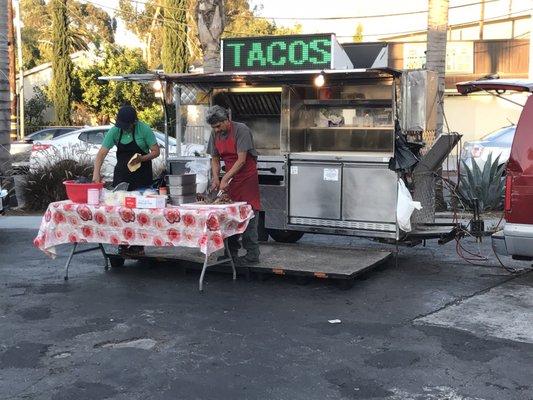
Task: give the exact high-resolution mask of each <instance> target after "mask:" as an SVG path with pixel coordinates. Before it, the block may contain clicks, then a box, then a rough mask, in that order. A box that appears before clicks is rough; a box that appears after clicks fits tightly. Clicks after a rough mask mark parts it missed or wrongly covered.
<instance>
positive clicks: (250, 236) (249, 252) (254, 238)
mask: <svg viewBox="0 0 533 400" xmlns="http://www.w3.org/2000/svg"><path fill="white" fill-rule="evenodd" d="M258 218H259V213H258V212H256V213H255V217H254V218H252V219H251V220H250V222H249V223H248V227H247V228H246V230H245V231H244V232H243V233H242V234H241V235H233V236H230V237H229V238H228V247H229V251H230V253H231V255H232V257H234V256H236V255H237V254H238V253H239V249H240V248H241V245H240V244H239V237H241V238H242V247H244V249H245V250H246V256H247V258H254V259H256V258H259V242H258V239H259V238H258V234H257V219H258Z"/></svg>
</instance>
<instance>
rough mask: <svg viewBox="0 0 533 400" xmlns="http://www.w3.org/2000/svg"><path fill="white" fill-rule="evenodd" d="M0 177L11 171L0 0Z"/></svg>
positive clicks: (2, 0)
mask: <svg viewBox="0 0 533 400" xmlns="http://www.w3.org/2000/svg"><path fill="white" fill-rule="evenodd" d="M0 10H1V11H0V175H5V174H6V172H7V171H9V170H11V161H10V160H11V158H10V154H9V143H10V140H9V126H10V117H11V102H10V96H9V80H8V76H9V56H8V31H7V1H6V0H0Z"/></svg>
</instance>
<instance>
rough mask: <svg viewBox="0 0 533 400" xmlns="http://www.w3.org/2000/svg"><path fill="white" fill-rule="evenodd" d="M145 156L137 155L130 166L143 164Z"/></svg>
mask: <svg viewBox="0 0 533 400" xmlns="http://www.w3.org/2000/svg"><path fill="white" fill-rule="evenodd" d="M143 161H144V160H143V156H141V155H140V154H137V155H136V156H135V158H134V159H133V160H131V162H130V164H131V165H136V164H140V163H141V162H143Z"/></svg>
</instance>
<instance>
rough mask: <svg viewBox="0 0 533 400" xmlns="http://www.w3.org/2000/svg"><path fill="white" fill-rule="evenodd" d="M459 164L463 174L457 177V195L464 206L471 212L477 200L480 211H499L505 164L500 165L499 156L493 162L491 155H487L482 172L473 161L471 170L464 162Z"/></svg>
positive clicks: (501, 201) (502, 193)
mask: <svg viewBox="0 0 533 400" xmlns="http://www.w3.org/2000/svg"><path fill="white" fill-rule="evenodd" d="M461 163H462V167H463V173H462V174H461V176H460V177H459V187H458V190H457V195H458V196H459V199H460V201H461V202H462V203H463V204H464V206H465V207H466V208H467V209H469V210H473V209H474V203H475V199H477V200H478V202H479V210H480V211H491V210H499V209H501V207H502V203H503V196H504V190H505V179H504V178H503V173H504V172H505V164H501V163H500V156H498V157H496V158H495V159H494V161H493V160H492V154H489V156H488V157H487V161H486V162H485V164H484V165H483V170H481V168H479V166H478V165H477V163H476V162H475V161H474V162H472V167H471V168H470V167H469V166H468V165H467V164H466V163H465V162H464V161H461Z"/></svg>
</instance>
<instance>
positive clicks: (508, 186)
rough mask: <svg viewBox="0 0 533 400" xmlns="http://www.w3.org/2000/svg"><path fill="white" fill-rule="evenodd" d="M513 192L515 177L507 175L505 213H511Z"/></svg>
mask: <svg viewBox="0 0 533 400" xmlns="http://www.w3.org/2000/svg"><path fill="white" fill-rule="evenodd" d="M512 191H513V177H512V176H510V175H507V177H506V178H505V202H504V206H505V211H511V192H512Z"/></svg>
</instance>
